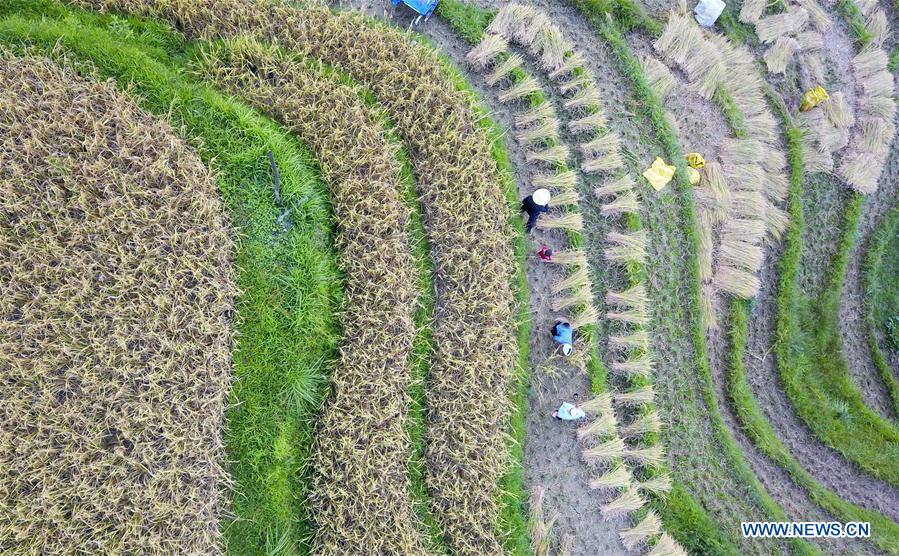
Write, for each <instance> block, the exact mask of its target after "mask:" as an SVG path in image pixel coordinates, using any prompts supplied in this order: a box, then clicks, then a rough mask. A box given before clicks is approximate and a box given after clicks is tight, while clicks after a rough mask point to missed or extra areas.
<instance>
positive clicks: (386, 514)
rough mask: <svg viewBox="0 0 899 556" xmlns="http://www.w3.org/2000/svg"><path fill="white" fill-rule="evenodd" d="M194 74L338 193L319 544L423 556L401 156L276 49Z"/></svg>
mask: <svg viewBox="0 0 899 556" xmlns="http://www.w3.org/2000/svg"><path fill="white" fill-rule="evenodd" d="M197 72H198V73H199V74H200V75H201V76H203V77H204V78H205V79H206V80H208V81H210V82H212V83H215V84H216V85H218V86H219V87H221V88H223V89H225V90H227V91H229V92H230V93H232V94H234V95H238V96H240V97H242V98H243V99H244V100H246V101H247V102H249V103H250V104H251V105H254V106H257V107H259V108H260V109H263V110H266V111H268V112H269V113H271V114H272V115H273V116H275V117H276V118H277V119H278V120H280V121H281V122H283V124H284V125H285V126H286V127H287V128H288V129H290V130H291V131H292V132H293V133H294V134H295V135H297V136H298V137H299V138H301V139H302V140H303V141H304V142H305V143H306V144H308V145H310V146H311V147H312V148H313V150H314V151H315V152H316V153H317V155H318V157H319V159H320V160H321V166H322V170H323V175H324V178H325V181H326V182H327V183H328V184H329V186H330V187H331V190H332V199H333V202H334V209H335V218H336V221H337V226H338V234H337V244H338V246H339V248H340V262H341V268H342V270H343V271H344V274H345V278H344V291H345V303H344V307H343V310H342V311H341V322H342V325H343V330H344V336H343V339H342V341H341V346H340V361H339V363H338V367H337V370H336V371H335V372H334V374H333V375H332V378H331V384H332V392H331V396H330V398H329V400H328V402H327V404H326V405H325V407H324V410H323V412H322V414H321V422H320V423H319V425H318V430H317V438H316V450H315V453H314V456H313V460H312V469H313V476H312V487H311V492H310V494H309V503H310V504H311V508H310V516H311V518H312V521H313V523H314V525H315V537H314V539H315V540H314V542H313V544H314V546H315V547H317V550H320V551H322V552H323V553H332V554H336V553H344V552H346V551H347V550H349V549H350V547H358V546H365V547H366V549H367V550H373V551H386V552H399V553H403V554H424V553H425V552H426V551H425V549H424V545H423V542H422V539H421V537H420V535H419V533H418V527H417V523H416V519H415V514H414V511H413V503H412V496H411V493H410V487H409V483H408V478H407V476H406V473H405V470H406V465H407V462H408V460H409V458H410V442H409V438H408V436H407V434H406V430H407V429H406V427H407V418H408V409H409V399H408V395H407V390H408V389H409V386H410V381H411V371H410V368H409V355H410V351H411V349H412V341H413V338H414V335H415V327H414V325H413V322H412V312H413V308H414V305H415V300H416V295H415V294H416V292H415V288H414V283H415V281H414V276H415V267H414V264H413V261H412V256H411V249H410V245H409V237H408V234H407V233H406V230H407V228H408V226H409V211H408V209H407V207H406V206H405V205H404V204H403V202H402V201H401V198H400V196H401V191H402V185H401V178H400V174H401V167H400V164H399V163H398V161H397V153H396V148H395V146H394V145H393V144H391V143H390V142H389V140H388V134H387V130H386V129H385V128H384V127H383V125H382V124H381V122H380V121H379V119H378V116H377V114H376V113H375V112H374V111H373V110H370V109H367V108H366V106H365V104H364V100H363V97H362V94H361V92H360V91H359V90H356V89H354V88H352V87H350V86H348V85H344V84H342V83H340V82H339V80H337V79H335V78H334V77H331V76H329V75H327V74H326V73H325V72H324V71H323V70H322V69H321V68H319V67H306V66H304V65H302V64H301V63H299V62H297V61H295V60H292V59H290V58H289V57H288V56H285V55H282V54H281V53H279V52H278V51H277V50H276V49H274V48H272V47H267V46H263V45H260V44H259V43H258V42H255V41H253V40H242V39H238V40H234V41H230V42H227V43H226V44H225V45H224V46H223V47H219V48H213V49H207V50H206V51H205V52H204V53H203V54H202V56H201V60H200V61H199V63H198V67H197ZM374 431H378V432H377V433H375V432H374ZM347 446H365V449H364V450H361V449H360V450H358V451H349V452H348V451H347Z"/></svg>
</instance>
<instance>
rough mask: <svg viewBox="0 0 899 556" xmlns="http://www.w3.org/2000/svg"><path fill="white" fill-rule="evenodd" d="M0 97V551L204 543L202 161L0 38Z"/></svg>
mask: <svg viewBox="0 0 899 556" xmlns="http://www.w3.org/2000/svg"><path fill="white" fill-rule="evenodd" d="M36 91H39V92H40V93H39V94H37V93H36ZM0 106H2V107H3V109H2V110H0V130H2V133H0V222H2V224H0V273H2V275H3V276H4V279H3V280H0V312H2V313H3V315H4V318H2V319H0V368H2V374H3V380H2V381H0V400H2V404H3V426H2V427H0V501H2V502H0V506H2V507H3V510H2V511H0V545H2V547H3V552H4V553H5V554H70V553H72V552H73V551H76V552H84V553H91V554H112V553H117V554H121V553H129V554H150V555H168V554H176V553H177V554H210V555H211V554H220V553H221V552H222V548H223V547H222V535H221V531H220V529H219V517H220V515H221V513H222V507H221V506H222V496H221V491H222V490H223V489H224V488H225V487H226V486H227V478H226V476H225V473H224V471H223V469H222V462H223V455H224V454H223V445H222V429H223V425H224V422H223V411H224V401H225V398H226V395H227V392H228V386H229V379H230V371H231V347H232V339H231V330H232V327H231V322H230V319H231V315H232V314H233V311H234V304H233V298H234V295H235V294H236V288H235V285H234V280H233V270H232V260H231V252H232V241H231V239H230V232H229V230H228V228H227V225H226V219H225V218H224V216H223V214H222V205H221V203H220V201H219V198H218V191H217V188H216V184H215V180H214V179H213V177H212V176H211V174H210V172H209V171H208V170H207V169H206V168H205V167H204V166H203V164H202V163H201V161H200V159H199V158H198V157H197V156H196V155H195V154H194V153H193V152H192V151H190V150H188V148H187V147H186V146H185V144H184V143H183V142H182V141H181V140H180V139H179V138H178V137H177V136H176V135H175V133H174V131H173V130H172V129H171V127H170V126H168V125H167V124H163V123H161V122H160V121H158V120H156V119H154V118H152V117H150V116H148V115H147V114H145V113H143V112H142V111H141V110H140V109H138V108H137V107H136V105H135V104H134V103H133V102H132V101H131V99H128V98H126V97H124V96H122V95H120V94H119V93H117V92H116V90H115V87H114V86H113V85H112V84H111V83H91V82H87V81H84V80H82V79H80V78H77V77H75V76H74V75H73V74H72V73H71V72H70V71H68V70H63V69H61V68H60V66H57V65H55V64H54V63H53V62H50V61H49V60H46V59H39V58H13V57H11V56H10V55H9V54H8V53H4V52H2V51H0Z"/></svg>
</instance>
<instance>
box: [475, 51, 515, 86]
mask: <svg viewBox="0 0 899 556" xmlns="http://www.w3.org/2000/svg"><path fill="white" fill-rule="evenodd" d="M523 63H524V58H522V57H521V54H511V55H509V56H507V57H506V59H505V60H503V61H502V62H500V63H499V64H497V65H496V67H495V68H493V70H492V71H491V72H490V73H488V74H487V77H486V78H484V81H485V82H486V83H487V85H488V86H490V87H493V86H494V85H496V84H497V83H499V82H500V81H502V80H504V79H506V78H508V77H510V76H511V75H512V73H513V72H514V71H515V70H517V69H518V68H520V67H521V64H523Z"/></svg>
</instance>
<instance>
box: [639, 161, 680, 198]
mask: <svg viewBox="0 0 899 556" xmlns="http://www.w3.org/2000/svg"><path fill="white" fill-rule="evenodd" d="M675 170H677V168H675V167H674V166H671V165H669V164H665V161H664V160H662V159H661V158H656V159H655V161H654V162H653V163H652V166H650V167H649V168H647V169H646V171H645V172H643V177H644V178H646V179H647V181H649V184H650V185H652V187H653V189H655V190H656V191H661V190H662V188H663V187H665V186H666V185H668V182H669V181H671V178H672V177H674V172H675Z"/></svg>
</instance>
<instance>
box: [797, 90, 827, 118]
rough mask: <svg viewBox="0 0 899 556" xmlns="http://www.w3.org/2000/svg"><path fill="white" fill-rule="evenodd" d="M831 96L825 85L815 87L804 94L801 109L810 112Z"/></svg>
mask: <svg viewBox="0 0 899 556" xmlns="http://www.w3.org/2000/svg"><path fill="white" fill-rule="evenodd" d="M829 98H830V96H829V95H828V94H827V91H825V90H824V87H815V88H814V89H811V90H809V91H806V93H805V94H804V95H802V105H801V106H800V107H799V110H800V111H802V112H808V111H809V110H811V109H812V108H814V107H816V106H818V105H819V104H821V103H822V102H824V101H825V100H827V99H829Z"/></svg>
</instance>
